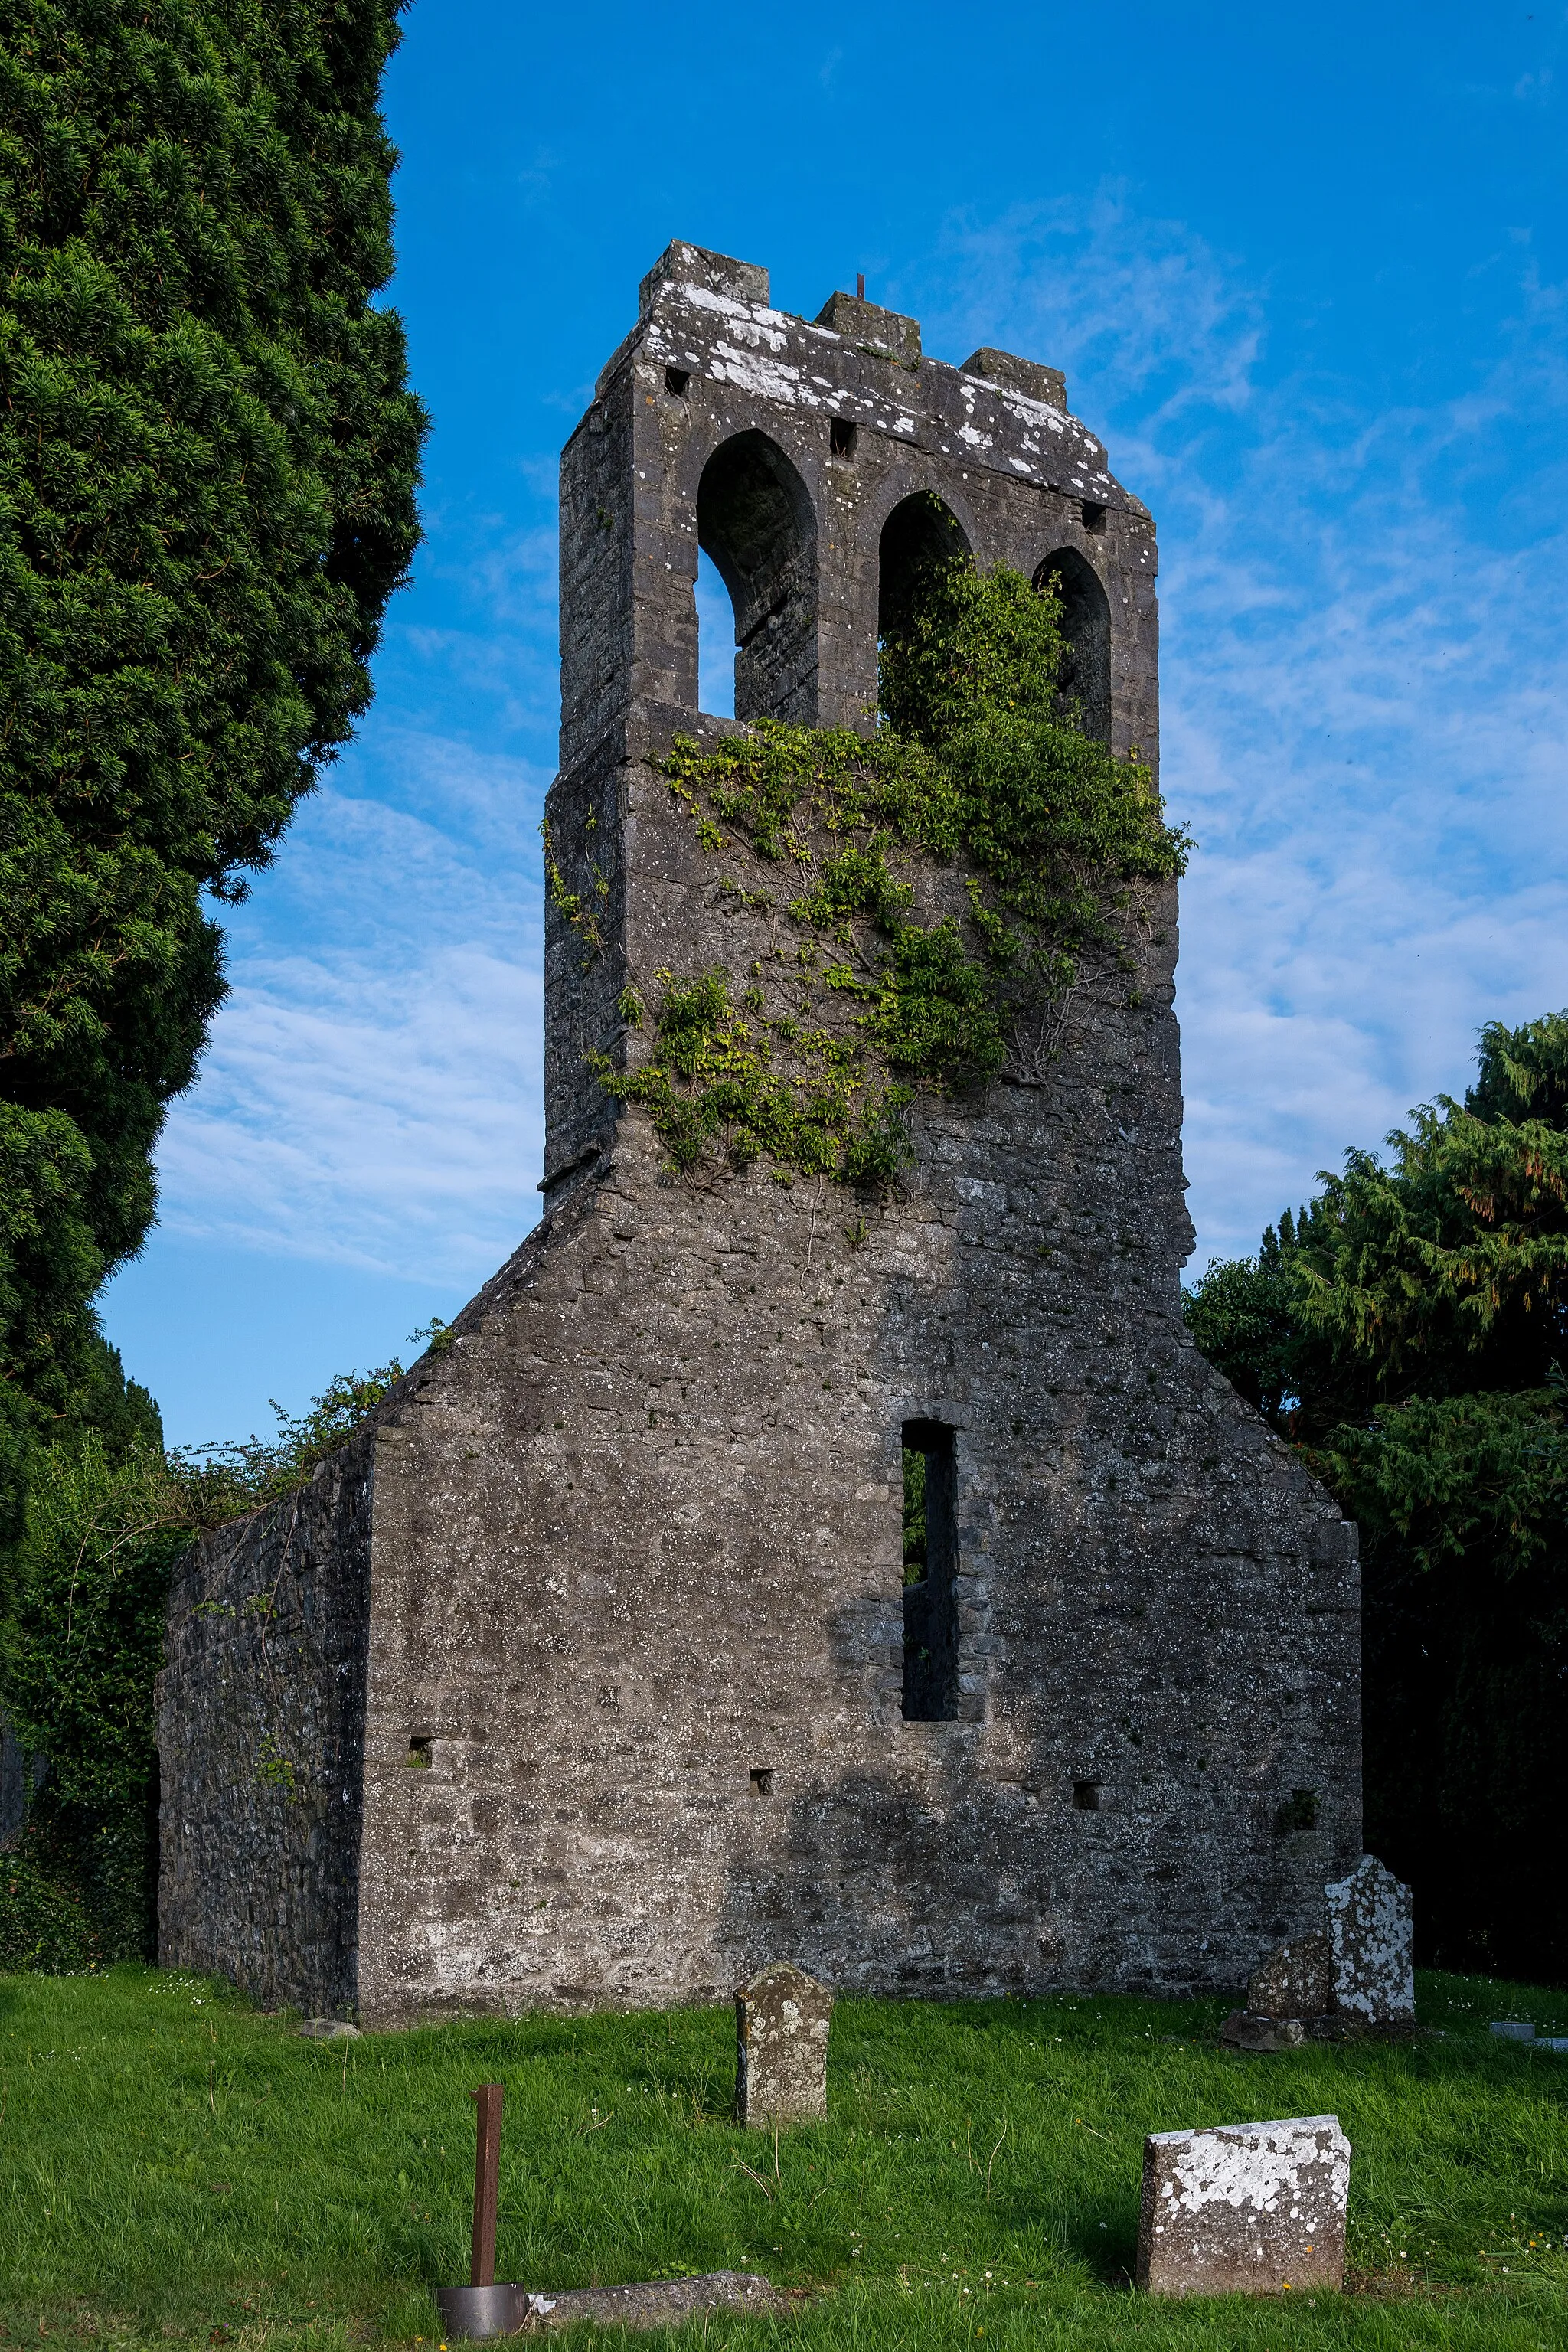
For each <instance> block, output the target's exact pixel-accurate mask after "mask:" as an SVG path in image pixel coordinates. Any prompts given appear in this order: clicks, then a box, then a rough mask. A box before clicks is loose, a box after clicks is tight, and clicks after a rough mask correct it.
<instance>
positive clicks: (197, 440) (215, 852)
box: [0, 0, 424, 1538]
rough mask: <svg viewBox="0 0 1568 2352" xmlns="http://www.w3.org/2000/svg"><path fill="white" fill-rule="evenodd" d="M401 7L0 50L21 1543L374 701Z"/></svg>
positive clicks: (13, 1383)
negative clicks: (236, 991) (295, 841)
mask: <svg viewBox="0 0 1568 2352" xmlns="http://www.w3.org/2000/svg"><path fill="white" fill-rule="evenodd" d="M396 12H397V0H321V5H317V0H311V5H310V6H306V5H302V0H271V5H266V6H263V5H260V0H222V5H219V0H147V5H145V6H141V7H138V8H136V9H128V8H126V7H124V6H122V5H120V0H31V5H28V6H27V7H26V8H25V9H22V10H18V11H13V12H12V14H11V15H10V16H9V17H8V18H7V19H6V22H5V26H3V27H0V125H3V126H4V128H3V129H0V262H3V267H0V392H3V394H4V398H3V400H0V1538H3V1537H4V1536H5V1534H7V1533H10V1534H14V1533H15V1531H16V1526H17V1524H18V1517H19V1512H20V1507H21V1494H22V1472H23V1468H24V1466H25V1461H26V1449H27V1445H28V1444H29V1442H30V1439H31V1436H32V1434H33V1433H36V1432H37V1431H38V1430H39V1429H44V1430H49V1429H51V1428H52V1429H53V1430H54V1431H56V1432H57V1433H58V1431H59V1429H60V1427H61V1425H62V1423H63V1422H64V1421H66V1420H68V1419H70V1418H71V1417H72V1415H73V1414H75V1413H76V1412H77V1411H78V1407H77V1402H76V1401H77V1399H78V1397H79V1391H80V1390H81V1387H82V1384H83V1381H84V1380H86V1379H88V1378H89V1373H90V1358H91V1353H92V1349H93V1345H94V1332H93V1327H92V1324H91V1321H90V1317H89V1314H88V1311H87V1307H88V1301H89V1299H90V1297H91V1296H92V1294H93V1292H94V1291H95V1289H96V1288H97V1287H98V1286H99V1284H100V1281H101V1280H102V1279H103V1277H104V1276H105V1275H106V1274H107V1273H109V1272H110V1271H111V1270H112V1269H113V1267H115V1266H116V1265H119V1264H121V1262H122V1261H123V1260H124V1259H125V1258H126V1257H127V1256H128V1255H130V1254H132V1252H134V1250H135V1249H136V1248H137V1247H138V1245H139V1244H140V1243H141V1241H142V1237H143V1235H144V1234H145V1233H146V1231H147V1228H148V1225H149V1223H150V1221H151V1219H152V1215H153V1202H154V1189H153V1171H152V1162H151V1152H152V1147H153V1142H154V1140H155V1139H156V1137H157V1134H158V1131H159V1128H160V1125H161V1122H162V1119H163V1113H164V1108H165V1106H166V1105H167V1103H168V1102H169V1100H170V1098H171V1097H173V1096H174V1094H176V1093H178V1092H179V1090H180V1089H181V1088H182V1087H184V1086H185V1085H187V1084H188V1083H189V1080H190V1078H191V1076H192V1074H193V1071H194V1069H195V1061H196V1056H197V1055H198V1053H199V1051H200V1049H201V1045H202V1042H203V1039H204V1037H205V1033H206V1026H207V1024H208V1022H209V1020H210V1018H211V1016H212V1013H213V1012H214V1010H215V1008H216V1005H217V1003H218V1002H219V1000H220V998H221V996H222V993H223V979H222V970H221V952H220V938H219V933H218V930H217V929H216V925H215V923H214V922H213V920H212V919H211V917H210V914H209V913H208V911H207V908H206V907H205V904H204V900H205V899H207V898H216V899H220V900H221V899H223V898H237V897H239V896H241V895H243V890H244V882H243V878H242V877H243V875H244V872H245V870H246V869H247V868H252V867H256V866H261V865H264V864H265V863H266V862H267V860H268V857H269V856H270V855H271V852H272V848H273V845H274V844H275V843H276V842H277V840H278V838H279V835H280V834H281V833H282V831H283V829H284V827H285V825H286V824H288V821H289V814H290V813H291V811H292V809H293V807H294V804H295V803H296V802H297V800H298V799H299V797H300V793H303V792H306V791H308V790H309V789H310V784H311V782H312V780H313V778H314V777H315V775H316V773H317V772H318V770H319V768H320V766H321V762H322V761H325V760H328V759H330V758H331V756H332V754H333V752H334V751H335V750H336V748H337V747H338V746H339V745H340V744H342V742H343V741H344V740H346V738H347V736H348V734H349V732H350V730H351V728H352V725H353V720H354V719H355V717H356V716H357V715H358V714H359V713H360V712H361V711H362V710H363V709H364V707H365V704H366V702H367V701H368V698H369V695H370V680H369V672H368V667H367V665H368V661H369V657H370V656H371V653H372V652H373V650H374V646H375V643H376V639H377V635H378V631H379V628H380V625H381V616H382V612H383V608H384V604H385V602H386V599H387V596H388V594H389V593H391V591H392V590H393V589H394V588H395V586H396V585H397V584H398V583H399V582H400V580H401V579H402V578H403V577H404V575H405V571H406V567H407V564H408V562H409V558H410V555H411V553H412V551H413V548H414V545H415V541H416V535H417V526H416V516H415V507H414V492H415V486H416V471H417V461H418V452H419V445H420V440H421V436H422V433H423V429H424V425H423V417H422V413H421V411H420V409H419V406H418V404H417V402H416V400H415V399H414V398H413V397H412V396H411V394H409V392H408V391H407V389H406V386H405V355H404V343H403V334H402V330H401V327H400V325H399V322H398V320H397V319H396V318H395V316H394V315H393V314H392V313H391V312H390V311H387V310H382V309H378V308H377V307H375V305H374V302H373V299H372V298H373V297H374V294H375V292H376V290H377V289H379V288H380V287H381V286H382V285H383V284H384V281H385V279H386V278H387V276H388V274H389V272H390V268H391V259H392V256H391V245H390V220H391V209H390V189H389V175H390V172H391V167H392V163H393V161H394V158H393V154H392V151H391V149H390V148H389V146H388V143H387V141H386V138H385V134H384V131H383V128H382V125H381V121H380V119H379V115H378V113H377V92H378V88H379V80H380V75H381V70H382V68H383V65H384V61H385V58H386V57H387V55H388V53H389V51H390V49H391V47H392V46H393V43H394V41H395V37H396V25H395V18H396Z"/></svg>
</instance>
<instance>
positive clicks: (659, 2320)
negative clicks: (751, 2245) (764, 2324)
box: [523, 2271, 794, 2333]
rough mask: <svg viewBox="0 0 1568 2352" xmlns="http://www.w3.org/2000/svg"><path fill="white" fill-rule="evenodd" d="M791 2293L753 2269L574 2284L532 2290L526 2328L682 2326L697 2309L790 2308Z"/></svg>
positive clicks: (771, 2309) (777, 2309)
mask: <svg viewBox="0 0 1568 2352" xmlns="http://www.w3.org/2000/svg"><path fill="white" fill-rule="evenodd" d="M793 2308H794V2306H793V2305H792V2304H791V2303H790V2300H789V2297H788V2296H787V2295H784V2294H780V2293H779V2291H778V2289H777V2287H776V2286H774V2285H773V2282H772V2280H771V2279H765V2278H760V2277H759V2276H758V2275H757V2274H756V2273H755V2272H753V2271H705V2272H704V2273H703V2274H702V2275H701V2277H700V2278H683V2279H650V2280H649V2281H648V2282H647V2284H645V2285H642V2286H584V2287H570V2288H568V2289H567V2290H566V2291H565V2292H564V2293H563V2294H530V2296H529V2298H528V2317H527V2318H526V2320H525V2321H524V2322H523V2326H524V2327H525V2328H526V2329H527V2330H528V2331H529V2332H530V2333H532V2332H533V2331H534V2330H535V2329H538V2328H549V2329H554V2328H557V2327H573V2326H575V2325H576V2323H577V2322H578V2320H580V2319H595V2320H597V2321H598V2323H599V2326H601V2327H678V2326H679V2325H680V2322H681V2321H682V2320H683V2319H689V2317H690V2316H691V2314H692V2313H693V2312H694V2311H789V2310H791V2309H793Z"/></svg>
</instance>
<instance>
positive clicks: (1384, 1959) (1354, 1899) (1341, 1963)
mask: <svg viewBox="0 0 1568 2352" xmlns="http://www.w3.org/2000/svg"><path fill="white" fill-rule="evenodd" d="M1323 1894H1324V1896H1325V1898H1326V1900H1327V1902H1328V1906H1329V1946H1330V1950H1331V1956H1332V1968H1333V1981H1334V2007H1335V2008H1336V2009H1337V2010H1341V2011H1343V2012H1344V2014H1345V2015H1346V2016H1348V2017H1355V2018H1360V2019H1362V2020H1363V2021H1364V2022H1365V2023H1367V2024H1369V2025H1392V2024H1402V2023H1407V2022H1409V2021H1411V2020H1412V2019H1414V2017H1415V1924H1414V1919H1413V1916H1412V1909H1411V1896H1410V1889H1409V1887H1408V1886H1403V1885H1401V1884H1400V1882H1399V1880H1398V1879H1397V1878H1395V1876H1394V1873H1393V1871H1392V1870H1390V1869H1388V1868H1387V1867H1386V1865H1385V1864H1383V1863H1381V1862H1379V1861H1378V1859H1377V1857H1376V1855H1375V1854H1370V1853H1363V1856H1362V1858H1361V1860H1360V1861H1359V1862H1358V1863H1357V1864H1356V1866H1355V1868H1354V1869H1353V1870H1352V1873H1351V1874H1350V1876H1349V1877H1348V1878H1342V1879H1339V1880H1337V1881H1336V1882H1335V1883H1334V1885H1331V1886H1325V1887H1324V1889H1323Z"/></svg>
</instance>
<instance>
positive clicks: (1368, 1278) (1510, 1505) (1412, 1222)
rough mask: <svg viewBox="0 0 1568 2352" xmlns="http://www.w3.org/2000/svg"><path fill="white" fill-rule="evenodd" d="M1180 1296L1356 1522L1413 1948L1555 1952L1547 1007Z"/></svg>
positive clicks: (1557, 1064) (1554, 1063) (1557, 1166)
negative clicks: (1461, 1085) (1413, 1921)
mask: <svg viewBox="0 0 1568 2352" xmlns="http://www.w3.org/2000/svg"><path fill="white" fill-rule="evenodd" d="M1411 1118H1412V1123H1411V1126H1410V1128H1409V1129H1396V1130H1395V1131H1394V1133H1393V1134H1392V1135H1390V1137H1389V1138H1388V1139H1387V1140H1388V1157H1387V1159H1386V1160H1382V1159H1379V1158H1378V1157H1376V1156H1375V1155H1373V1154H1372V1153H1370V1152H1366V1151H1362V1150H1352V1151H1351V1152H1349V1153H1347V1155H1346V1159H1345V1164H1344V1170H1343V1172H1342V1174H1340V1175H1337V1176H1325V1177H1324V1178H1323V1180H1322V1182H1323V1190H1322V1191H1321V1192H1320V1193H1319V1194H1318V1195H1317V1197H1316V1198H1315V1199H1314V1200H1313V1201H1312V1202H1310V1203H1309V1205H1308V1206H1307V1207H1306V1208H1304V1209H1302V1210H1301V1211H1300V1213H1299V1214H1297V1215H1296V1216H1294V1217H1292V1216H1290V1215H1289V1213H1287V1214H1286V1215H1285V1216H1284V1217H1282V1218H1281V1219H1280V1222H1279V1225H1278V1227H1270V1229H1269V1230H1268V1232H1267V1233H1266V1234H1264V1236H1263V1241H1262V1244H1261V1247H1260V1249H1259V1252H1258V1256H1257V1257H1256V1258H1251V1259H1237V1260H1232V1261H1230V1262H1228V1263H1222V1262H1218V1261H1216V1262H1215V1263H1214V1264H1212V1265H1210V1267H1209V1269H1208V1271H1207V1273H1206V1274H1205V1276H1204V1277H1203V1279H1202V1281H1201V1282H1199V1283H1198V1285H1197V1286H1196V1287H1195V1289H1194V1291H1193V1292H1192V1293H1191V1294H1190V1296H1189V1298H1188V1301H1187V1315H1188V1320H1189V1323H1190V1326H1191V1328H1192V1330H1193V1333H1194V1338H1195V1339H1197V1342H1198V1344H1199V1346H1200V1347H1201V1348H1202V1349H1203V1350H1204V1352H1205V1355H1206V1356H1207V1357H1208V1358H1209V1360H1210V1361H1211V1362H1212V1363H1214V1364H1215V1365H1216V1366H1217V1368H1218V1369H1219V1370H1221V1371H1223V1372H1225V1373H1226V1375H1227V1376H1228V1377H1229V1378H1230V1379H1232V1380H1233V1381H1235V1382H1236V1384H1237V1387H1238V1388H1239V1389H1240V1390H1241V1391H1242V1393H1243V1394H1244V1395H1246V1396H1247V1397H1248V1398H1249V1399H1250V1401H1251V1402H1253V1403H1255V1404H1257V1405H1258V1407H1259V1408H1260V1410H1261V1411H1262V1412H1264V1413H1265V1415H1266V1416H1267V1417H1268V1419H1269V1420H1270V1421H1271V1422H1272V1423H1274V1425H1275V1426H1276V1427H1277V1428H1279V1430H1281V1431H1282V1432H1283V1433H1285V1434H1287V1435H1288V1436H1289V1437H1291V1438H1293V1439H1294V1440H1295V1441H1296V1443H1297V1444H1299V1445H1300V1446H1301V1447H1302V1449H1303V1451H1304V1452H1305V1454H1306V1455H1307V1458H1308V1459H1309V1460H1310V1462H1311V1464H1312V1465H1313V1466H1314V1468H1316V1469H1317V1470H1318V1471H1319V1472H1320V1473H1321V1475H1322V1476H1323V1477H1324V1478H1325V1479H1326V1480H1327V1481H1328V1483H1329V1485H1330V1486H1331V1487H1332V1488H1333V1490H1334V1492H1335V1493H1336V1494H1337V1495H1338V1496H1339V1497H1340V1500H1341V1501H1342V1504H1343V1505H1344V1507H1345V1508H1346V1510H1347V1511H1348V1512H1349V1513H1350V1514H1351V1515H1352V1517H1354V1518H1356V1519H1357V1520H1359V1521H1360V1523H1361V1526H1362V1530H1363V1561H1364V1580H1365V1637H1366V1709H1365V1716H1366V1759H1367V1818H1368V1834H1369V1839H1370V1840H1371V1842H1372V1843H1374V1844H1376V1845H1377V1846H1378V1848H1379V1850H1380V1851H1384V1852H1386V1854H1387V1858H1388V1859H1389V1860H1390V1861H1391V1862H1392V1863H1394V1864H1395V1866H1396V1867H1400V1868H1403V1869H1404V1870H1405V1871H1406V1872H1407V1873H1408V1874H1410V1875H1411V1876H1412V1878H1413V1879H1414V1881H1415V1885H1416V1887H1417V1891H1418V1894H1419V1895H1420V1898H1421V1916H1422V1920H1423V1923H1424V1935H1425V1937H1426V1943H1427V1948H1428V1950H1429V1951H1430V1952H1431V1953H1432V1954H1433V1955H1434V1956H1436V1957H1439V1958H1444V1959H1447V1960H1448V1961H1450V1962H1452V1963H1453V1964H1455V1965H1460V1964H1469V1965H1477V1964H1479V1965H1481V1966H1492V1967H1498V1968H1502V1969H1510V1970H1512V1971H1514V1972H1516V1973H1520V1974H1529V1973H1534V1974H1536V1975H1542V1974H1552V1975H1561V1974H1562V1973H1563V1971H1564V1969H1568V1900H1565V1898H1564V1895H1563V1884H1564V1881H1563V1861H1564V1858H1565V1857H1564V1853H1563V1831H1562V1826H1561V1817H1562V1802H1561V1791H1562V1788H1563V1779H1564V1773H1565V1771H1568V1709H1565V1706H1564V1697H1565V1685H1568V1386H1565V1382H1564V1370H1565V1367H1568V1014H1562V1013H1559V1014H1551V1015H1548V1016H1547V1017H1545V1018H1544V1019H1542V1020H1539V1021H1534V1022H1531V1023H1528V1024H1525V1025H1524V1026H1522V1027H1521V1028H1519V1029H1514V1030H1509V1029H1506V1028H1504V1027H1503V1026H1502V1025H1501V1024H1497V1023H1493V1024H1490V1025H1489V1027H1488V1028H1487V1029H1485V1030H1484V1031H1483V1032H1482V1035H1481V1052H1480V1063H1479V1072H1478V1076H1477V1079H1476V1083H1475V1085H1474V1086H1473V1087H1471V1088H1470V1089H1469V1091H1468V1094H1467V1096H1466V1097H1465V1099H1464V1101H1463V1102H1458V1101H1456V1100H1455V1099H1453V1098H1452V1097H1447V1096H1444V1097H1439V1098H1438V1100H1437V1101H1436V1103H1434V1104H1428V1105H1424V1106H1422V1107H1421V1108H1419V1109H1417V1110H1415V1112H1413V1113H1412V1115H1411Z"/></svg>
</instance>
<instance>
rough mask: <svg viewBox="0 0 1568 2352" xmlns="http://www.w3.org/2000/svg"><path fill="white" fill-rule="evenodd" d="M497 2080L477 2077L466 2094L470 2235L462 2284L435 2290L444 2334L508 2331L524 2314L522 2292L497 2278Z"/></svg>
mask: <svg viewBox="0 0 1568 2352" xmlns="http://www.w3.org/2000/svg"><path fill="white" fill-rule="evenodd" d="M469 2096H470V2097H471V2098H472V2099H473V2100H474V2101H475V2102H476V2103H477V2106H478V2115H477V2116H476V2119H475V2120H476V2129H475V2135H474V2139H475V2145H474V2239H473V2250H472V2253H471V2255H470V2258H469V2263H468V2285H467V2286H444V2287H441V2288H439V2289H438V2290H437V2295H436V2300H437V2304H438V2305H440V2310H441V2321H442V2325H443V2326H444V2327H445V2329H446V2331H447V2335H448V2336H510V2335H511V2334H512V2333H513V2332H514V2331H515V2330H516V2329H517V2328H519V2327H521V2325H522V2322H523V2320H524V2319H525V2318H526V2317H527V2314H528V2305H527V2298H526V2296H525V2295H523V2294H521V2293H520V2292H519V2290H518V2288H517V2287H516V2286H513V2285H503V2286H498V2285H497V2284H496V2210H497V2207H498V2204H499V2202H500V2118H501V2103H502V2101H503V2099H504V2097H505V2092H504V2091H503V2089H502V2087H501V2085H500V2084H499V2083H481V2084H479V2089H478V2090H477V2091H472V2092H470V2093H469Z"/></svg>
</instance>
